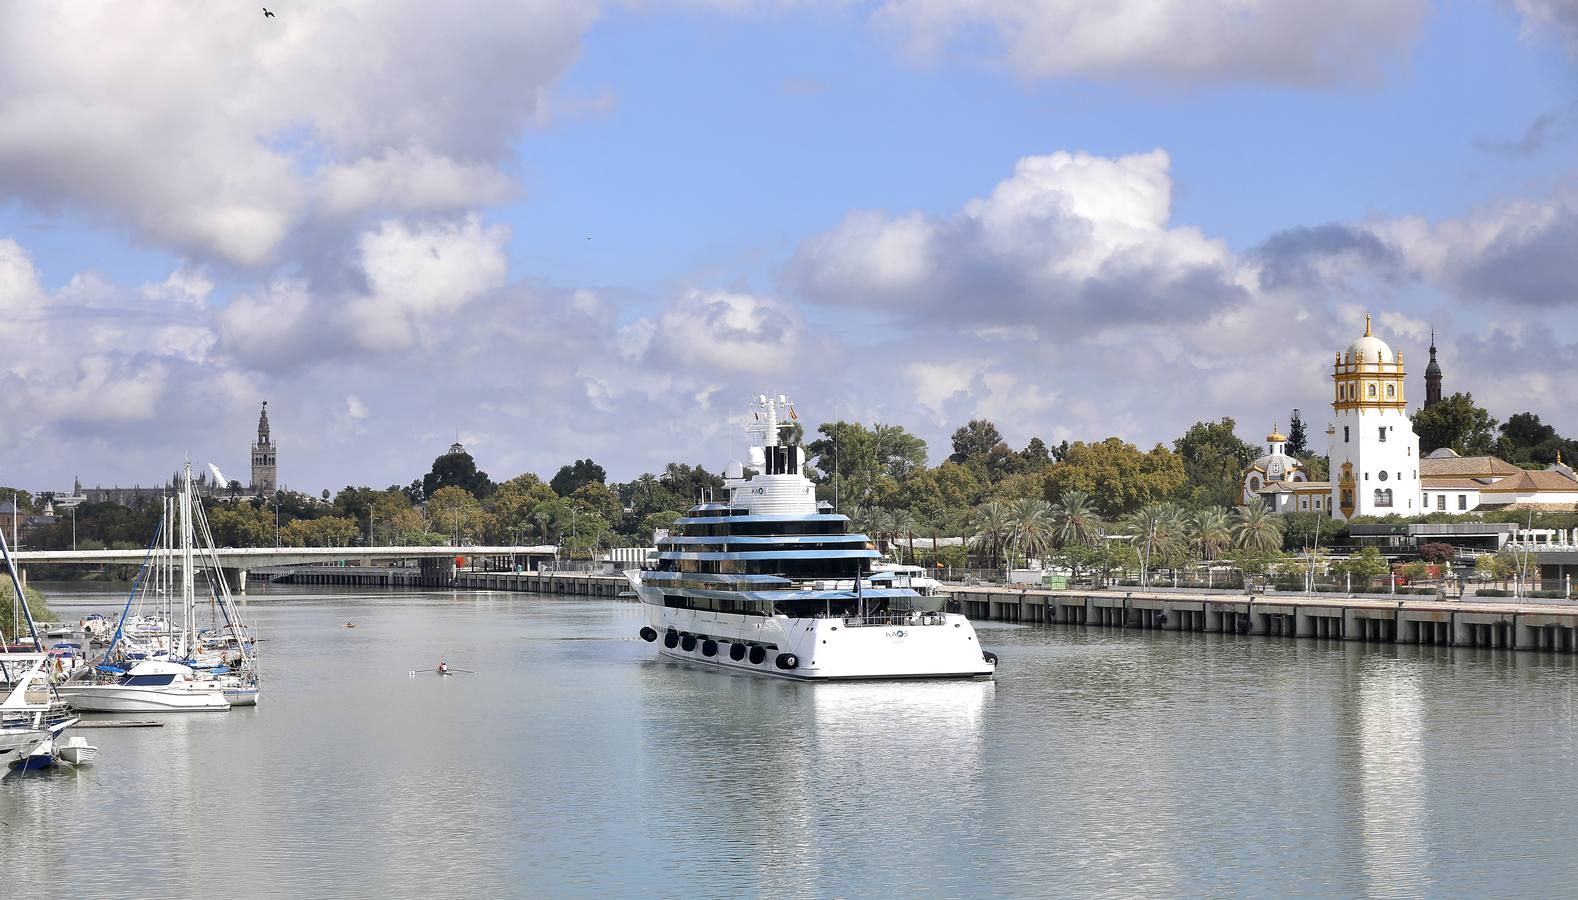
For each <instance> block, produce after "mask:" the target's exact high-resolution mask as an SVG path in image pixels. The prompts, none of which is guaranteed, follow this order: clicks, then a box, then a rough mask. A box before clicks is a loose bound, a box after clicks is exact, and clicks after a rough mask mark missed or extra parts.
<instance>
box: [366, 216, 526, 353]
mask: <svg viewBox="0 0 1578 900" xmlns="http://www.w3.org/2000/svg"><path fill="white" fill-rule="evenodd" d="M507 240H509V229H508V228H506V227H504V226H502V225H494V226H488V227H484V226H483V224H482V220H481V219H480V218H479V217H478V216H475V215H473V216H468V217H467V218H465V219H464V220H462V221H459V222H437V223H430V224H418V225H410V224H407V223H405V222H400V221H389V222H384V223H383V224H382V225H380V226H379V227H378V228H377V229H376V230H374V231H370V232H367V233H365V234H363V235H362V237H361V240H360V241H359V249H360V255H361V267H362V271H363V272H364V273H365V274H366V277H367V287H368V294H367V295H366V296H362V297H358V298H356V299H354V300H352V301H351V302H350V303H349V304H348V305H347V306H346V308H345V317H346V320H347V321H348V322H349V324H350V328H351V331H352V334H353V336H354V337H355V339H356V341H357V342H358V343H359V344H360V345H361V346H362V347H364V348H367V349H369V350H398V349H402V348H405V347H409V346H410V345H411V343H412V342H413V341H414V340H415V339H416V335H417V331H418V329H419V328H420V327H421V325H422V323H423V322H424V321H427V320H429V319H433V318H435V317H439V316H447V315H452V314H454V313H456V312H458V311H459V310H460V309H461V308H462V307H463V306H465V305H466V304H467V303H469V302H470V301H472V300H474V299H475V298H476V297H477V296H478V295H480V294H482V293H483V292H484V291H488V290H491V289H493V288H497V287H501V286H502V285H503V284H504V282H505V278H506V277H507V275H508V269H509V264H508V260H507V259H506V257H505V253H504V244H505V242H506V241H507Z"/></svg>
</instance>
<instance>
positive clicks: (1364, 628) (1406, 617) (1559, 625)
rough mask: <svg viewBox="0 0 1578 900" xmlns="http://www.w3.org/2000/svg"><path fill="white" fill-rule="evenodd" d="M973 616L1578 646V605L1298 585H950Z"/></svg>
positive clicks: (1458, 643)
mask: <svg viewBox="0 0 1578 900" xmlns="http://www.w3.org/2000/svg"><path fill="white" fill-rule="evenodd" d="M949 590H950V593H951V594H952V595H953V599H954V600H955V601H956V602H957V603H958V604H959V608H960V610H961V611H963V612H964V614H965V615H967V616H969V617H970V618H972V619H984V620H988V621H994V622H1040V623H1047V624H1057V625H1077V626H1083V627H1107V628H1154V629H1162V630H1167V631H1207V632H1225V633H1230V634H1235V633H1236V634H1254V635H1266V636H1269V637H1283V638H1328V639H1337V640H1348V641H1373V642H1380V643H1396V644H1435V645H1441V646H1449V647H1487V648H1493V649H1501V650H1544V651H1552V652H1558V653H1578V606H1563V605H1542V604H1540V603H1538V602H1529V603H1475V602H1457V601H1454V602H1443V601H1440V600H1412V599H1409V600H1403V599H1398V600H1382V599H1375V598H1365V597H1330V596H1318V595H1317V596H1313V597H1312V596H1306V595H1297V594H1256V595H1253V596H1245V595H1243V594H1197V593H1188V594H1184V593H1177V594H1174V593H1168V592H1165V591H1149V590H1147V591H1132V592H1117V591H1088V590H1087V591H1050V590H1032V589H1027V590H1009V589H1005V588H1002V587H962V588H951V589H949Z"/></svg>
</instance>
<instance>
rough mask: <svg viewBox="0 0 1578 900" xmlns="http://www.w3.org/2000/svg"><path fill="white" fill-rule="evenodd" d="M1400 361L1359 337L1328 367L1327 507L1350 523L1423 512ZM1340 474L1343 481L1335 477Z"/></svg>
mask: <svg viewBox="0 0 1578 900" xmlns="http://www.w3.org/2000/svg"><path fill="white" fill-rule="evenodd" d="M1405 375H1406V373H1405V372H1404V370H1403V354H1401V353H1394V352H1393V351H1392V348H1391V345H1389V344H1387V343H1386V342H1385V341H1383V340H1381V339H1380V338H1378V337H1376V336H1375V334H1374V332H1373V331H1372V330H1371V326H1370V317H1369V316H1365V317H1364V336H1363V337H1360V338H1359V339H1358V340H1356V341H1354V342H1353V343H1352V344H1350V345H1349V346H1348V350H1347V352H1345V353H1339V354H1337V356H1336V360H1335V362H1334V363H1333V365H1332V381H1333V387H1334V394H1333V397H1332V404H1331V408H1332V414H1333V415H1332V418H1333V422H1332V427H1331V428H1330V429H1328V431H1327V434H1329V435H1331V456H1330V463H1331V471H1332V474H1333V475H1335V476H1338V477H1337V478H1336V480H1335V483H1334V484H1333V485H1332V498H1331V508H1332V509H1333V510H1334V511H1335V512H1336V514H1337V515H1339V516H1340V517H1342V518H1344V519H1350V518H1352V517H1354V516H1387V515H1393V514H1395V515H1399V516H1411V515H1416V514H1417V513H1418V512H1419V509H1420V505H1419V504H1420V503H1421V502H1422V501H1421V494H1420V492H1419V436H1418V435H1417V434H1415V433H1414V428H1413V423H1412V422H1410V421H1409V419H1408V413H1407V411H1406V405H1405V400H1404V397H1403V386H1404V380H1405ZM1339 473H1340V474H1339Z"/></svg>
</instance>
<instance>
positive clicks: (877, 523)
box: [865, 506, 897, 552]
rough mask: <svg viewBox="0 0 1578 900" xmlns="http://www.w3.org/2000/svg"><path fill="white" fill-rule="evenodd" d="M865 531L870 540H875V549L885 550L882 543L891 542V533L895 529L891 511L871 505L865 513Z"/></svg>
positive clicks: (890, 543)
mask: <svg viewBox="0 0 1578 900" xmlns="http://www.w3.org/2000/svg"><path fill="white" fill-rule="evenodd" d="M865 519H866V531H867V533H868V534H870V535H871V538H872V540H874V541H876V542H877V549H878V550H879V551H883V552H886V550H885V547H884V546H883V545H884V544H886V545H889V546H891V545H892V544H893V534H894V532H895V531H896V530H897V529H895V528H894V527H893V526H894V519H893V513H892V512H890V511H888V510H886V509H883V508H882V507H880V506H874V507H872V508H871V509H870V510H869V511H868V512H866V514H865Z"/></svg>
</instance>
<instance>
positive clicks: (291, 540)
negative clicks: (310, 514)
mask: <svg viewBox="0 0 1578 900" xmlns="http://www.w3.org/2000/svg"><path fill="white" fill-rule="evenodd" d="M358 534H359V530H358V529H357V527H356V523H355V522H353V521H351V520H350V519H346V518H342V517H340V516H322V517H320V518H316V519H295V520H293V521H292V522H291V523H290V524H289V525H286V526H285V528H284V530H283V532H282V533H281V535H280V540H281V542H282V543H283V544H285V546H287V547H348V546H350V544H351V542H352V541H354V540H355V539H356V537H357V535H358Z"/></svg>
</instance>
